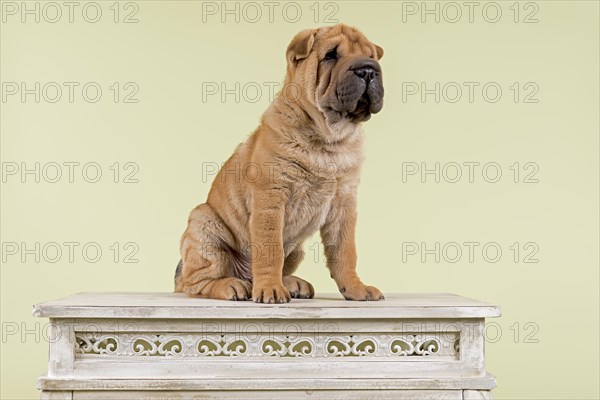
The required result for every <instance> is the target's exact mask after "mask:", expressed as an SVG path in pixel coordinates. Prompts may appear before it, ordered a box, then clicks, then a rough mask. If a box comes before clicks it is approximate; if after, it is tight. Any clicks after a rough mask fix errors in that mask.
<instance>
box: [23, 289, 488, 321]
mask: <svg viewBox="0 0 600 400" xmlns="http://www.w3.org/2000/svg"><path fill="white" fill-rule="evenodd" d="M385 296H386V299H385V300H384V301H366V302H362V301H346V300H344V299H343V298H342V296H341V295H339V294H317V295H316V296H315V298H314V299H293V300H292V301H291V302H290V303H287V304H257V303H254V302H252V301H226V300H212V299H199V298H190V297H187V296H185V295H183V294H179V293H141V292H84V293H77V294H74V295H71V296H68V297H65V298H62V299H58V300H52V301H47V302H44V303H40V304H36V305H34V307H33V315H34V316H37V317H49V318H186V319H188V318H207V319H248V318H254V319H264V318H266V319H270V318H281V319H307V318H352V319H369V318H487V317H498V316H500V308H499V307H498V306H495V305H493V304H489V303H484V302H480V301H477V300H473V299H469V298H465V297H461V296H458V295H455V294H448V293H393V294H390V293H386V294H385Z"/></svg>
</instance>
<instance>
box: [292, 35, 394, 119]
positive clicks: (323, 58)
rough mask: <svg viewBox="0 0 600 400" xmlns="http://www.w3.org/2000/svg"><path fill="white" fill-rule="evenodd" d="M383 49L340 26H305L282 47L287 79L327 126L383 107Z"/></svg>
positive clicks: (367, 116) (368, 113) (359, 117)
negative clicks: (323, 118) (298, 86)
mask: <svg viewBox="0 0 600 400" xmlns="http://www.w3.org/2000/svg"><path fill="white" fill-rule="evenodd" d="M382 56H383V49H382V48H381V47H379V46H377V45H375V44H373V43H371V42H370V41H369V40H367V38H366V37H365V36H364V35H363V34H362V33H360V32H359V31H358V30H356V29H355V28H351V27H348V26H346V25H343V24H340V25H336V26H333V27H326V28H320V29H312V30H305V31H302V32H300V33H299V34H298V35H296V37H295V38H294V39H293V40H292V42H291V43H290V45H289V46H288V50H287V59H288V81H289V82H293V83H295V84H298V85H300V87H301V88H302V89H303V91H302V92H303V95H304V96H305V99H306V100H307V101H308V102H309V103H311V104H312V105H314V106H315V107H316V108H317V109H319V110H320V111H321V112H322V113H323V114H324V115H325V117H326V119H327V121H328V122H329V123H330V124H336V123H339V122H340V121H344V120H346V121H349V122H352V123H359V122H362V121H366V120H368V119H369V118H370V117H371V114H375V113H377V112H379V111H380V110H381V108H382V107H383V81H382V73H381V66H380V65H379V62H378V60H379V59H380V58H381V57H382Z"/></svg>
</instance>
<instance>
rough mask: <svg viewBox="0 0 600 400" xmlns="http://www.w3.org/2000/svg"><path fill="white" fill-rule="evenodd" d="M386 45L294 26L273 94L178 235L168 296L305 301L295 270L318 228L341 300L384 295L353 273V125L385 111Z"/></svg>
mask: <svg viewBox="0 0 600 400" xmlns="http://www.w3.org/2000/svg"><path fill="white" fill-rule="evenodd" d="M382 56H383V49H382V48H381V47H379V46H377V45H376V44H374V43H372V42H370V41H369V40H367V38H366V37H365V36H364V35H363V34H362V33H361V32H360V31H358V30H357V29H355V28H352V27H349V26H346V25H343V24H340V25H335V26H330V27H323V28H319V29H308V30H304V31H301V32H300V33H298V34H297V35H296V36H295V37H294V38H293V39H292V41H291V43H290V44H289V46H288V48H287V51H286V58H287V73H286V76H285V81H284V85H283V87H282V90H281V91H280V92H279V93H278V94H277V96H276V98H275V99H274V101H273V103H272V104H271V105H270V106H269V107H268V109H267V110H266V111H265V113H264V114H263V116H262V119H261V122H260V125H259V126H258V128H257V129H256V130H255V131H254V132H253V133H252V135H250V136H249V137H248V139H247V140H246V141H245V142H243V143H241V144H240V145H239V146H238V147H237V149H236V150H235V152H234V153H233V155H232V156H231V157H230V158H229V159H228V160H227V162H226V163H225V164H224V165H223V167H222V168H221V169H220V171H219V173H218V174H217V175H216V176H215V180H214V182H213V184H212V187H211V189H210V192H209V194H208V199H207V200H206V203H203V204H200V205H199V206H197V207H196V208H195V209H194V210H193V211H192V212H191V214H190V216H189V220H188V226H187V229H186V230H185V232H184V233H183V236H182V238H181V261H180V262H179V265H178V266H177V270H176V273H175V291H176V292H180V293H186V294H188V295H190V296H195V297H204V298H213V299H228V300H248V299H252V300H254V301H255V302H259V303H284V302H289V301H290V299H291V298H312V297H313V296H314V289H313V286H312V285H311V284H310V283H308V282H307V281H305V280H303V279H301V278H299V277H297V276H295V275H293V274H294V272H295V271H296V269H297V267H298V265H299V263H300V262H301V261H302V259H303V257H304V252H303V249H302V243H303V241H304V240H306V239H307V238H308V237H309V236H311V235H312V234H313V233H315V232H316V231H317V230H319V231H320V234H321V238H322V241H323V246H324V252H325V256H326V259H327V267H328V269H329V271H330V275H331V277H332V278H333V279H334V280H335V282H336V284H337V286H338V288H339V291H340V292H341V293H342V295H343V296H344V297H345V298H346V299H347V300H381V299H383V295H382V294H381V292H380V291H379V290H378V289H377V288H375V287H373V286H367V285H365V284H364V283H363V282H362V281H361V280H360V278H359V277H358V275H357V272H356V245H355V239H354V231H355V226H356V190H357V185H358V183H359V178H360V176H359V175H360V167H361V161H362V158H363V155H362V154H363V134H362V130H361V123H362V122H364V121H367V120H368V119H369V118H370V117H371V114H375V113H378V112H379V111H380V110H381V108H382V107H383V82H382V72H381V66H380V65H379V62H378V61H379V60H380V59H381V57H382Z"/></svg>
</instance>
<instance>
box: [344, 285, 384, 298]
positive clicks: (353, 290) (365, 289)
mask: <svg viewBox="0 0 600 400" xmlns="http://www.w3.org/2000/svg"><path fill="white" fill-rule="evenodd" d="M340 293H341V294H342V295H344V298H345V299H346V300H358V301H377V300H384V299H385V297H383V294H382V293H381V292H380V291H379V289H377V288H376V287H374V286H367V285H364V284H362V283H361V284H358V285H354V286H345V287H341V288H340Z"/></svg>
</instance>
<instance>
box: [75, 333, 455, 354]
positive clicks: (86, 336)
mask: <svg viewBox="0 0 600 400" xmlns="http://www.w3.org/2000/svg"><path fill="white" fill-rule="evenodd" d="M75 339H76V340H75V351H76V356H77V357H79V358H81V357H97V356H102V357H111V356H117V357H119V356H129V357H131V356H140V357H219V356H220V357H231V356H245V357H263V356H264V357H399V358H402V357H411V358H415V357H437V358H443V359H458V358H459V353H460V348H459V332H444V333H439V334H438V333H418V334H393V333H391V334H382V333H374V334H371V335H352V334H348V335H331V336H320V337H319V336H313V335H307V336H291V335H285V334H281V335H278V334H273V335H269V336H268V337H264V338H255V337H253V338H248V337H243V336H241V335H236V334H215V335H204V334H201V333H198V334H194V333H181V334H177V333H173V334H171V333H161V334H152V333H145V334H142V333H139V334H131V333H111V334H103V333H89V332H77V333H76V334H75Z"/></svg>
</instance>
